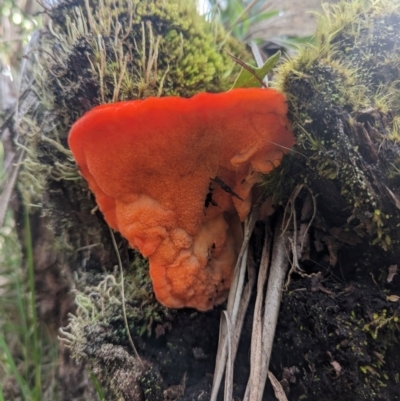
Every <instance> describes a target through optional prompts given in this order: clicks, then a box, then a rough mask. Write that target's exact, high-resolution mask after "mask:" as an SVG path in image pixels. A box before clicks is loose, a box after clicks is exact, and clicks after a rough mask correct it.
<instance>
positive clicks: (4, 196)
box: [0, 149, 25, 228]
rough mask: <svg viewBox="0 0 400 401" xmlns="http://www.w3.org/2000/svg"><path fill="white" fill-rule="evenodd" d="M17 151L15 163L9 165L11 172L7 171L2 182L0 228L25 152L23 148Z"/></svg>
mask: <svg viewBox="0 0 400 401" xmlns="http://www.w3.org/2000/svg"><path fill="white" fill-rule="evenodd" d="M18 152H19V154H18V153H17V154H18V159H17V162H16V163H15V165H13V166H11V172H10V173H9V176H8V178H7V180H6V183H5V184H4V189H3V191H2V193H1V195H0V228H1V227H3V224H4V219H5V216H6V212H7V209H8V204H9V202H10V199H11V196H12V193H13V189H14V186H15V182H16V180H17V177H18V171H19V167H20V165H21V161H22V158H23V156H24V153H25V152H24V151H23V149H19V150H18Z"/></svg>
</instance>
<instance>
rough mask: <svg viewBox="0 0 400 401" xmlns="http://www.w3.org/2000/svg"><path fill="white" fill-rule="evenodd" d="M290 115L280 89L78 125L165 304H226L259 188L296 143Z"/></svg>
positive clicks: (76, 134)
mask: <svg viewBox="0 0 400 401" xmlns="http://www.w3.org/2000/svg"><path fill="white" fill-rule="evenodd" d="M286 113H287V106H286V102H285V98H284V96H283V94H281V93H279V92H278V91H275V90H272V89H235V90H232V91H229V92H225V93H219V94H210V93H200V94H198V95H196V96H194V97H192V98H190V99H185V98H179V97H164V98H147V99H145V100H134V101H127V102H120V103H112V104H106V105H102V106H98V107H96V108H94V109H93V110H91V111H89V112H88V113H86V114H85V115H84V116H83V117H82V118H81V119H79V120H78V121H77V122H76V123H75V124H74V125H73V127H72V129H71V131H70V134H69V145H70V148H71V151H72V153H73V155H74V157H75V160H76V162H77V164H78V165H79V167H80V170H81V173H82V175H83V176H84V177H85V179H86V180H87V181H88V183H89V187H90V189H91V190H92V191H93V193H94V194H95V196H96V201H97V203H98V205H99V208H100V210H101V211H102V213H103V214H104V217H105V219H106V221H107V223H108V224H109V225H110V226H111V227H112V228H113V229H114V230H118V231H120V232H121V234H122V235H123V236H124V237H125V238H127V240H128V241H129V243H130V245H131V246H132V247H134V248H136V249H138V250H139V251H140V252H141V253H142V254H143V256H145V257H148V258H149V263H150V276H151V279H152V282H153V288H154V292H155V295H156V297H157V299H158V300H159V301H160V302H161V303H162V304H164V305H165V306H167V307H173V308H180V307H193V308H196V309H198V310H208V309H211V308H212V307H213V306H214V305H216V304H219V303H221V302H223V301H224V300H225V299H226V296H227V292H228V290H229V287H230V284H231V280H232V274H233V269H234V266H235V262H236V258H237V253H238V250H239V249H240V245H241V240H242V238H241V221H243V220H244V219H245V217H246V215H247V214H248V212H249V210H250V207H251V188H252V186H253V185H254V184H255V183H257V182H259V181H260V180H261V177H262V174H267V173H269V172H270V171H271V170H272V169H273V168H275V167H277V166H278V165H279V163H280V161H281V159H282V157H283V155H284V154H286V153H288V151H289V149H290V148H291V147H292V146H293V144H294V138H293V135H292V133H291V131H290V125H289V121H288V119H287V117H286Z"/></svg>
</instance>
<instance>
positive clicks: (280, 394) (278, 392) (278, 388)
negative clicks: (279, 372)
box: [268, 371, 288, 401]
mask: <svg viewBox="0 0 400 401" xmlns="http://www.w3.org/2000/svg"><path fill="white" fill-rule="evenodd" d="M268 378H269V381H270V382H271V384H272V388H273V389H274V393H275V397H276V398H277V399H278V401H288V399H287V397H286V394H285V390H284V389H283V387H282V385H281V383H279V381H278V379H277V378H276V377H275V376H274V374H273V373H272V372H270V371H268Z"/></svg>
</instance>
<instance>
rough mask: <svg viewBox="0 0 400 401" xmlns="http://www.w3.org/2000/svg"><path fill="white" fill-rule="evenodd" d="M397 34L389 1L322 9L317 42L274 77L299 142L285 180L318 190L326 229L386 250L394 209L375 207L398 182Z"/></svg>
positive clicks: (399, 19)
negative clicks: (326, 210)
mask: <svg viewBox="0 0 400 401" xmlns="http://www.w3.org/2000/svg"><path fill="white" fill-rule="evenodd" d="M399 30H400V6H399V5H398V2H396V1H393V0H379V1H370V0H355V1H352V2H347V1H341V2H339V3H338V4H335V5H328V6H325V10H324V14H323V15H321V16H320V18H319V24H318V29H317V33H316V40H315V44H314V45H313V46H311V45H310V46H308V47H305V48H304V49H302V50H301V51H300V52H299V55H298V56H297V57H296V58H294V59H292V60H288V61H287V62H286V63H284V64H283V65H282V66H280V68H279V70H278V75H277V79H276V86H277V87H278V88H279V89H280V90H282V91H283V92H285V93H286V95H287V98H288V102H289V115H290V118H291V120H292V122H293V131H294V133H295V136H296V140H297V145H296V147H295V151H296V152H294V153H293V154H292V159H293V161H292V164H293V165H294V166H295V168H289V169H287V170H286V172H285V175H286V176H289V177H291V178H292V179H293V181H294V185H296V184H298V183H307V184H308V185H310V186H311V188H312V189H313V190H314V192H316V193H317V194H318V193H319V192H321V197H320V198H319V199H320V203H321V202H325V203H326V205H327V207H330V205H328V203H330V204H331V205H333V206H332V210H331V212H333V213H336V214H337V216H339V217H338V219H337V221H334V222H332V224H334V225H336V226H337V225H340V226H342V227H343V228H344V229H346V230H353V231H355V232H356V234H357V235H358V236H360V237H364V238H367V239H368V240H369V241H370V243H371V244H378V245H380V246H381V247H382V248H383V249H385V250H390V249H393V246H394V245H395V244H398V243H399V238H398V235H397V234H396V232H395V227H396V226H397V224H398V223H399V222H400V217H399V216H398V213H397V210H396V208H395V207H393V206H389V207H388V206H387V205H386V206H383V205H382V202H381V198H382V196H383V193H384V191H385V186H387V187H388V188H392V190H393V189H394V188H397V186H398V185H399V184H400V176H399V174H398V172H399V171H400V158H399V156H398V154H399V150H400V146H399V134H398V124H399V123H398V118H399V117H398V116H399V115H400V107H399V106H400V103H399V99H400V86H399V85H400V84H399V82H400V80H399V78H400V39H399V37H398V35H397V34H396V32H398V31H399ZM299 166H300V168H299ZM378 181H379V182H380V184H379V185H381V183H382V184H384V185H385V186H384V185H382V186H377V182H378ZM268 186H269V184H268V182H267V187H268ZM270 191H271V192H272V191H273V188H271V190H270ZM287 192H288V191H286V192H285V193H286V199H287ZM329 196H330V197H331V198H330V199H329ZM281 202H285V198H282V199H281ZM335 203H337V206H336V209H337V210H335V209H334V205H335ZM377 209H380V210H381V211H382V213H381V217H380V218H378V217H377V215H376V213H375V211H376V210H377ZM386 216H389V219H387V218H386ZM389 220H390V224H389ZM396 230H397V229H396Z"/></svg>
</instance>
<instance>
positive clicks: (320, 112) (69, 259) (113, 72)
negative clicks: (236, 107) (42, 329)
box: [15, 0, 400, 401]
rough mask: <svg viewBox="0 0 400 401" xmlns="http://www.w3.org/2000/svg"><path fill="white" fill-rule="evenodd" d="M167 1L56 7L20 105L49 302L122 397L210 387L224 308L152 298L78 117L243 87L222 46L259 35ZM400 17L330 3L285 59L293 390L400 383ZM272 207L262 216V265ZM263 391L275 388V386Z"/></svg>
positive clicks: (205, 392)
mask: <svg viewBox="0 0 400 401" xmlns="http://www.w3.org/2000/svg"><path fill="white" fill-rule="evenodd" d="M164 3H165V2H163V1H162V0H151V1H148V2H140V1H133V2H132V3H130V2H128V3H124V2H122V3H121V2H120V3H118V4H117V5H116V4H115V2H113V1H108V0H106V1H104V2H99V3H97V2H84V1H70V0H66V1H64V2H62V3H61V4H60V5H58V6H55V7H54V8H52V9H50V10H46V14H47V16H48V25H47V28H45V29H44V30H43V31H42V32H40V34H39V36H38V38H37V47H36V48H37V49H38V50H36V51H35V52H34V53H32V54H31V55H30V57H31V60H30V62H31V64H30V65H31V67H30V68H31V69H30V70H29V71H28V76H32V77H33V79H34V82H33V88H34V90H33V92H30V99H31V100H32V99H33V101H29V102H28V101H21V102H20V109H19V113H18V115H19V116H21V115H23V116H25V117H29V119H28V118H26V119H16V121H15V125H16V130H15V135H19V138H20V143H21V144H22V146H23V149H25V157H24V164H23V167H22V169H21V172H20V176H19V190H20V193H21V196H22V198H23V200H24V202H25V204H26V205H30V204H34V203H40V204H41V206H42V208H41V211H40V213H38V212H36V213H32V217H31V219H32V222H35V223H34V224H33V226H34V229H35V235H34V236H35V241H34V254H35V262H36V263H35V267H36V274H37V276H36V287H37V292H38V308H39V311H40V316H41V317H42V319H45V320H50V321H51V322H52V325H53V327H55V328H58V327H61V326H63V327H64V328H63V329H62V332H61V337H63V338H64V343H65V344H67V345H68V346H69V349H70V350H71V354H72V356H73V358H74V359H75V360H76V361H78V362H83V363H84V364H85V365H86V367H87V369H89V370H90V371H91V372H93V373H94V374H95V376H96V377H97V378H98V379H99V381H100V382H101V384H102V385H103V386H104V388H105V389H106V391H108V392H110V394H113V395H111V396H110V397H111V399H117V397H120V398H121V399H125V400H187V401H189V400H194V399H195V400H208V399H209V398H210V393H211V384H212V374H213V371H214V363H215V355H216V350H217V345H218V332H219V328H218V326H219V319H220V313H221V311H222V310H223V309H224V306H220V307H217V308H215V309H214V310H213V311H210V312H207V313H199V312H194V311H193V310H170V309H167V308H164V307H162V306H161V305H159V304H158V303H157V302H156V300H155V298H154V296H153V293H152V287H151V282H150V279H149V277H148V265H147V262H146V260H145V259H143V258H142V257H141V256H140V255H139V254H138V253H137V252H135V251H134V250H132V249H131V248H130V247H129V246H128V244H127V242H126V240H125V239H123V238H122V237H120V236H119V235H118V234H115V236H116V243H115V244H114V243H113V239H112V233H111V232H110V230H109V229H108V227H107V225H106V223H105V221H104V219H103V216H102V214H101V213H100V212H99V210H97V209H96V204H95V201H94V199H93V196H92V195H91V194H90V191H89V190H88V187H87V185H86V183H85V182H84V181H83V180H82V178H81V177H80V175H79V173H78V170H77V168H76V165H75V163H74V161H73V159H72V157H71V153H70V151H69V150H68V147H67V135H68V131H69V129H70V127H71V125H72V123H73V122H74V121H75V120H76V119H77V118H79V117H80V116H82V115H83V114H84V112H85V111H87V110H89V109H91V108H93V107H94V106H96V105H98V104H101V103H107V102H115V101H119V100H125V99H137V98H143V97H148V96H150V95H157V94H159V95H171V94H174V95H176V94H178V95H181V96H191V95H193V94H195V93H196V92H199V91H222V90H226V89H227V88H229V86H230V85H231V83H232V80H233V79H234V75H235V74H231V76H230V79H224V78H223V76H224V75H227V74H228V72H229V71H230V70H231V69H232V68H233V65H232V62H231V61H230V60H229V58H228V57H227V56H226V55H225V54H223V53H221V52H220V50H219V46H220V44H221V42H222V41H224V46H225V47H228V48H229V49H230V51H231V52H232V53H234V54H235V55H237V56H238V57H240V58H242V59H245V60H246V59H247V58H248V55H247V53H246V51H245V50H244V49H243V48H242V47H241V46H240V45H239V44H237V43H235V42H234V41H233V40H230V39H228V40H226V41H225V40H224V39H225V36H224V32H223V30H222V28H221V27H218V26H217V25H210V24H209V23H207V22H205V21H204V20H203V19H202V18H200V17H198V16H197V15H196V12H195V7H194V4H192V3H190V5H188V4H189V2H188V3H187V4H186V3H185V4H183V3H182V2H180V1H178V0H171V1H169V2H166V3H167V5H165V4H164ZM129 4H131V5H129ZM117 21H118V22H117ZM188 21H189V22H190V24H189V27H188V26H187V25H188ZM211 29H213V31H212V32H213V34H210V31H211ZM399 29H400V10H399V7H398V5H396V2H395V1H392V0H381V1H378V2H376V1H374V2H373V1H368V0H364V1H354V2H349V3H344V2H343V3H340V4H339V5H337V6H334V7H332V8H329V9H328V10H327V12H326V15H325V16H324V17H321V18H320V22H319V28H318V31H317V35H316V43H315V45H314V46H309V47H307V48H305V49H302V50H301V51H300V53H299V55H298V56H297V57H296V58H295V59H293V60H289V61H285V62H283V63H282V64H281V65H280V66H278V69H277V71H276V76H275V79H276V82H277V86H278V87H279V89H280V90H282V91H283V92H284V93H285V95H286V97H287V100H288V104H289V118H290V120H291V121H292V128H293V132H294V135H295V137H296V142H297V143H296V145H295V147H294V148H293V150H292V153H291V154H290V155H289V156H287V157H285V159H284V161H283V162H282V164H281V166H280V167H279V168H277V169H275V170H274V171H273V172H272V173H271V174H269V175H268V176H266V177H265V180H264V182H263V184H262V185H261V189H262V190H263V191H264V198H268V199H269V201H270V202H271V201H273V203H274V205H275V210H277V211H278V213H281V214H283V215H284V220H283V226H284V227H286V229H287V233H288V236H289V239H290V242H289V243H290V244H291V246H290V248H288V251H287V257H288V258H289V259H290V261H291V263H292V264H291V266H292V268H291V270H290V273H289V276H288V279H287V283H286V285H285V286H284V291H283V298H282V305H281V312H280V315H279V320H278V326H277V331H276V335H275V342H274V346H273V351H272V357H271V362H270V370H271V371H272V372H273V373H274V374H275V376H276V377H277V378H278V380H279V381H280V383H281V385H282V387H283V389H284V390H285V392H286V395H287V398H288V399H289V400H298V399H307V400H322V401H324V400H326V401H328V400H329V401H331V400H337V399H340V400H344V401H345V400H349V401H350V400H352V401H354V400H356V401H358V400H359V401H361V400H363V401H364V400H371V401H372V400H396V399H398V397H399V396H398V394H400V385H399V384H398V383H399V380H398V379H399V377H398V375H399V374H398V372H399V371H400V357H398V356H397V355H398V353H396V346H397V345H396V342H395V339H396V337H397V335H398V330H399V326H398V315H399V305H400V301H399V296H400V279H399V275H396V269H397V260H398V258H399V249H400V248H399V224H400V213H399V209H400V198H399V196H400V191H399V189H400V179H399V176H400V159H399V157H398V146H399V145H398V144H399V141H400V132H399V126H400V125H399V123H398V122H399V117H398V116H399V115H400V114H399V112H400V110H399V104H400V103H399V101H398V98H399V89H398V80H399V78H400V74H399V68H400V67H399V66H400V63H399V61H400V60H399V59H400V56H399V54H400V52H399V50H400V40H399V39H398V35H397V32H398V31H399ZM193 30H194V31H195V32H193ZM198 38H201V40H200V41H199V40H198ZM202 56H204V57H202ZM204 60H207V61H204ZM188 65H190V66H192V67H193V68H188V67H187V66H188ZM193 71H195V73H193ZM17 133H18V134H17ZM116 162H117V161H116ZM275 216H276V214H275V215H274V214H273V215H272V216H270V218H269V219H268V223H266V221H265V220H260V221H259V222H258V223H256V229H255V231H254V233H253V236H252V239H251V245H252V252H253V253H252V258H251V260H252V263H254V267H255V269H256V271H257V270H258V266H259V260H260V258H261V249H262V245H261V244H262V243H263V241H264V236H265V233H266V232H268V231H269V230H270V229H271V227H273V224H274V220H275ZM49 226H50V227H51V230H49ZM118 255H119V256H118ZM119 258H120V259H121V261H119ZM122 268H123V269H122ZM122 271H123V275H122ZM72 277H74V280H73V279H72ZM121 283H122V284H121ZM72 288H74V291H73V292H72V291H71V290H72ZM122 289H123V291H121V290H122ZM71 295H74V297H75V305H76V306H75V307H72V305H71ZM253 295H254V294H253ZM254 303H255V295H254V296H253V297H252V298H251V300H250V306H249V309H248V313H247V315H246V318H245V322H244V329H243V332H242V336H241V339H240V344H239V351H238V355H237V358H236V364H235V372H234V380H235V385H236V386H235V388H234V396H235V397H238V398H239V399H242V398H243V396H244V393H245V389H246V383H247V380H248V376H249V357H248V355H249V349H250V348H249V347H250V336H251V326H252V312H251V311H252V310H253V306H254ZM71 311H72V312H73V315H72V316H71V317H70V319H69V324H68V322H67V313H68V312H71ZM67 324H68V326H67ZM65 326H67V327H65ZM132 343H133V344H134V347H133V345H132ZM134 348H136V350H137V352H138V354H139V356H140V358H138V357H137V356H136V354H135V350H134ZM65 358H68V357H67V356H66V357H65ZM63 366H66V365H64V364H63ZM63 369H64V370H63ZM78 369H79V370H78V372H80V369H81V367H80V368H78ZM61 370H63V373H62V375H63V377H64V381H68V380H70V377H69V371H68V369H67V370H66V369H65V368H64V367H62V368H61ZM72 376H73V375H72V374H71V377H72ZM74 377H75V378H76V372H75V376H74ZM77 379H78V381H79V377H78V378H77ZM74 380H76V379H73V380H72V379H71V381H72V382H74ZM84 380H86V379H84ZM74 383H75V384H74V385H73V386H72V387H74V388H76V387H77V384H76V381H75V382H74ZM265 393H266V394H265V399H267V395H268V397H271V396H272V394H273V392H272V387H271V386H270V385H268V386H267V388H266V391H265ZM75 397H77V394H76V392H74V391H73V390H72V389H71V390H70V392H68V391H67V392H66V393H65V394H64V399H65V400H67V399H71V400H72V399H75ZM86 397H88V396H87V395H86ZM86 399H88V398H86ZM268 399H270V398H268Z"/></svg>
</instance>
